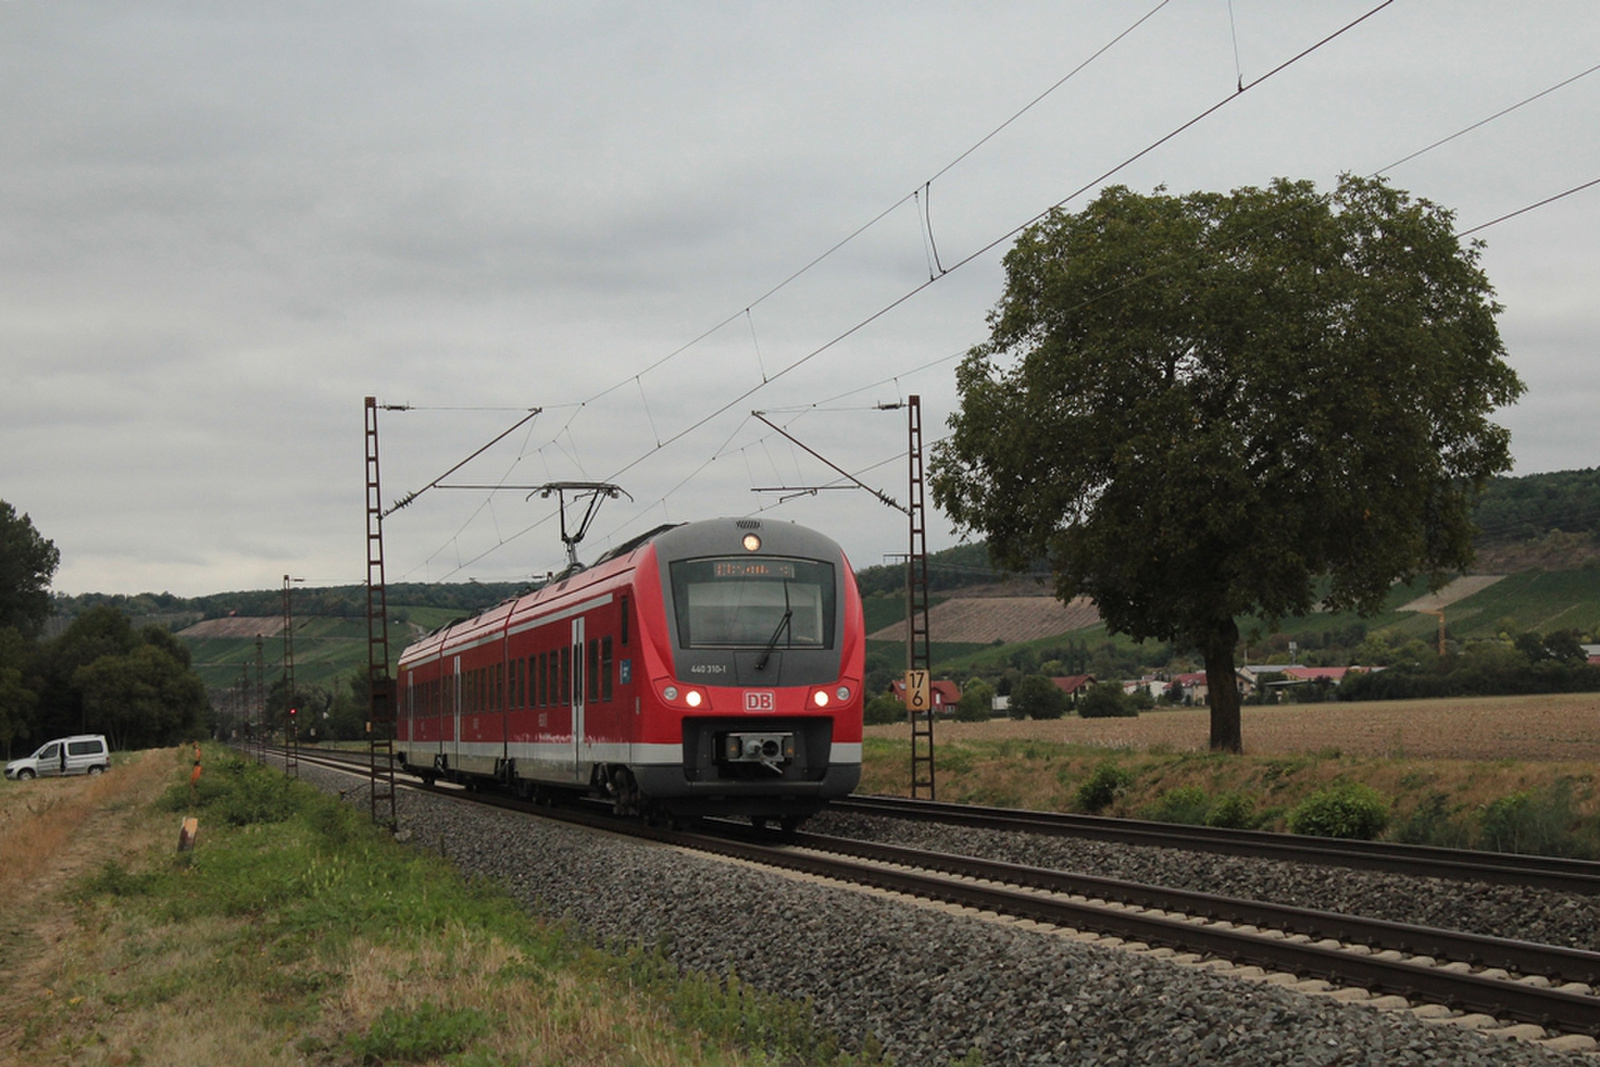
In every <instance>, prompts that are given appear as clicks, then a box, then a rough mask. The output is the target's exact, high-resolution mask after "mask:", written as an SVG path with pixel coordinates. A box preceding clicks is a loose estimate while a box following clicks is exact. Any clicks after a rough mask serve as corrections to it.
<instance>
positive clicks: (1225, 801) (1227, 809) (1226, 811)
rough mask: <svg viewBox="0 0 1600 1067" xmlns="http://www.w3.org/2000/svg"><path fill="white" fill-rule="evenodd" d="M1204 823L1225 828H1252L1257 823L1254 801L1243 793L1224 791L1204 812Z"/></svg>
mask: <svg viewBox="0 0 1600 1067" xmlns="http://www.w3.org/2000/svg"><path fill="white" fill-rule="evenodd" d="M1206 825H1207V826H1216V827H1219V828H1222V829H1225V830H1253V829H1255V828H1256V827H1257V826H1258V825H1260V824H1259V822H1258V821H1257V818H1256V802H1255V801H1253V800H1251V799H1250V798H1249V797H1247V796H1245V795H1244V794H1243V793H1225V794H1223V795H1222V796H1221V797H1219V798H1218V799H1217V802H1216V803H1215V804H1214V805H1212V807H1211V810H1210V811H1209V812H1207V813H1206Z"/></svg>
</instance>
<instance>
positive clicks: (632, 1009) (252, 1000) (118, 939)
mask: <svg viewBox="0 0 1600 1067" xmlns="http://www.w3.org/2000/svg"><path fill="white" fill-rule="evenodd" d="M212 755H213V757H215V756H216V753H213V754H212ZM189 762H190V761H189V758H188V754H187V751H186V750H175V751H162V752H150V753H143V754H139V755H137V756H135V757H132V758H130V759H129V760H127V761H125V762H119V764H118V766H117V768H116V769H115V770H114V771H113V772H112V773H111V774H109V775H106V776H103V777H102V778H100V779H98V780H89V779H81V778H80V779H67V780H45V781H39V782H33V783H23V784H19V785H15V786H13V785H12V784H11V783H7V784H6V788H5V789H3V790H0V855H4V856H6V857H9V858H10V859H14V860H15V861H16V864H15V867H14V869H13V865H12V864H11V863H10V862H7V863H6V864H5V865H4V866H5V871H6V874H7V876H8V882H7V884H6V890H5V898H6V900H7V903H8V907H7V908H6V909H5V911H4V912H3V918H0V1064H9V1063H13V1062H15V1063H22V1062H27V1063H40V1062H60V1063H74V1064H95V1065H97V1064H136V1063H162V1064H167V1063H173V1064H190V1063H194V1064H212V1063H219V1064H220V1063H226V1064H232V1065H251V1064H266V1063H274V1064H279V1063H286V1062H288V1063H323V1064H347V1063H348V1064H357V1063H361V1062H363V1058H364V1056H363V1048H364V1047H365V1046H362V1045H361V1044H360V1043H361V1042H362V1041H369V1042H370V1041H371V1040H372V1037H373V1034H375V1033H376V1032H377V1031H378V1029H379V1028H380V1027H381V1026H383V1025H389V1026H391V1027H393V1026H398V1027H399V1028H400V1029H401V1030H406V1029H407V1028H410V1031H408V1032H427V1030H426V1028H427V1027H428V1026H430V1025H432V1026H436V1027H437V1026H438V1025H439V1024H438V1023H437V1019H438V1018H439V1015H440V1013H442V1014H443V1015H444V1016H446V1017H462V1018H468V1019H470V1020H472V1021H474V1022H475V1023H476V1025H478V1026H480V1027H481V1028H482V1029H483V1030H484V1033H483V1034H482V1035H481V1036H475V1037H473V1038H472V1040H471V1042H470V1050H471V1051H470V1053H469V1054H468V1057H467V1059H465V1060H461V1059H460V1058H459V1057H457V1058H452V1059H451V1062H473V1063H484V1064H488V1063H505V1064H511V1063H516V1064H534V1065H548V1067H557V1065H567V1064H576V1065H585V1067H613V1065H616V1067H621V1065H662V1067H667V1065H677V1064H704V1065H721V1064H740V1063H745V1062H749V1057H747V1056H746V1055H744V1054H742V1053H740V1052H738V1051H736V1050H734V1049H732V1048H731V1046H730V1043H729V1041H728V1040H727V1039H726V1038H721V1039H712V1038H707V1037H705V1036H703V1035H702V1034H701V1033H700V1032H698V1031H697V1030H696V1029H695V1028H694V1025H693V1024H692V1023H691V1024H689V1025H686V1024H685V1023H684V1021H683V1020H682V1019H681V1018H679V1017H678V1016H676V1015H675V1014H674V1011H675V1010H676V1011H678V1012H682V1011H684V1010H685V1009H684V1007H683V1004H684V1003H685V1001H684V998H683V994H682V993H681V991H680V993H679V994H678V999H677V1000H676V1001H669V994H670V990H669V991H667V992H664V991H663V988H662V987H663V985H664V984H666V980H665V979H663V978H662V977H661V973H660V971H659V969H658V968H657V966H656V965H655V964H653V963H650V962H648V961H637V962H634V963H623V962H622V961H620V960H618V959H617V958H615V957H610V956H605V955H603V954H599V953H595V952H593V951H591V950H587V949H583V948H581V947H580V946H578V945H576V944H574V943H572V942H570V941H569V940H567V939H566V938H564V937H563V936H562V935H560V934H558V933H556V932H553V931H542V930H541V928H540V927H539V926H538V924H537V923H535V922H534V921H533V920H529V919H524V918H522V917H520V916H518V915H516V913H515V908H514V907H512V906H510V905H509V904H506V905H505V907H504V911H503V912H499V911H493V909H492V908H491V909H490V911H488V912H482V911H480V912H479V913H474V914H480V916H482V915H489V914H494V915H497V916H500V917H499V918H496V919H494V920H493V923H498V924H499V926H498V927H496V926H494V925H493V924H490V925H487V926H481V927H480V926H470V925H467V924H465V923H463V922H462V921H458V919H457V917H458V916H462V915H464V914H467V912H465V911H459V910H454V909H453V907H452V906H451V905H450V904H448V903H445V902H447V901H452V900H456V899H458V897H457V896H456V895H453V894H459V893H460V892H461V890H460V888H459V887H458V886H456V885H455V879H454V877H453V875H452V874H451V873H450V872H449V871H448V870H447V869H446V868H444V867H442V866H439V867H438V875H439V878H440V879H441V880H440V881H439V882H438V883H424V884H423V887H422V888H421V889H420V892H421V901H422V907H423V908H424V909H428V908H432V909H433V911H432V912H430V914H443V915H448V916H450V918H449V919H448V920H446V921H445V922H443V923H442V924H441V923H439V922H436V921H429V922H423V923H420V924H419V925H418V927H417V928H416V929H406V928H400V929H395V928H393V927H392V926H391V927H389V928H386V929H384V930H383V931H382V932H381V933H377V934H373V933H369V934H368V935H366V936H352V935H351V934H350V931H352V930H355V929H356V927H355V925H354V922H353V921H352V923H351V924H350V925H349V927H348V928H346V929H344V930H342V931H341V930H338V929H329V930H328V936H316V935H315V934H314V933H313V934H307V933H304V932H299V933H297V932H294V931H295V930H298V929H300V927H297V926H295V925H294V923H290V924H289V925H288V926H287V927H286V926H284V925H282V924H281V921H280V919H281V916H280V915H279V914H275V913H274V912H273V911H272V910H271V909H268V910H267V911H266V912H262V911H260V910H258V909H256V908H254V907H250V908H247V909H245V910H244V911H243V913H239V912H238V911H237V910H236V909H230V908H228V907H225V906H224V907H217V906H215V901H216V900H217V899H220V898H217V897H214V896H211V897H208V896H207V895H206V894H207V893H211V894H215V893H216V892H217V888H216V884H215V878H216V877H217V876H218V874H219V872H220V871H221V870H222V869H223V867H225V866H226V867H227V868H228V870H229V871H231V872H233V873H231V874H230V875H227V877H244V878H262V877H268V875H267V874H266V870H265V868H263V869H262V873H260V874H256V873H246V874H242V875H241V874H240V873H239V872H240V871H245V872H254V871H255V870H256V868H254V867H250V866H248V865H246V866H243V867H241V866H239V863H241V862H245V861H241V860H238V859H237V855H238V854H248V855H253V856H256V857H259V858H260V859H261V860H262V861H263V862H267V863H277V864H278V865H279V866H278V870H280V871H281V870H282V869H284V868H283V866H282V865H283V863H284V862H288V863H290V864H292V865H293V867H292V868H291V869H292V870H294V871H295V872H297V875H296V876H297V877H298V876H301V875H305V874H306V873H307V870H308V868H307V867H306V866H305V865H306V859H305V855H306V854H305V852H303V851H302V852H299V853H295V855H296V856H298V857H299V858H298V859H292V860H287V861H284V860H280V859H275V858H274V857H275V856H276V855H277V853H278V850H279V849H280V848H281V847H283V845H284V844H285V843H289V842H293V841H299V840H302V839H301V838H297V837H295V835H296V834H304V833H305V832H306V831H305V830H303V829H294V828H293V827H292V826H291V825H290V824H283V825H281V826H273V827H271V828H267V827H262V826H249V827H245V828H242V829H238V830H234V829H226V828H224V827H223V826H222V825H221V823H220V822H219V821H217V820H212V822H211V824H210V825H209V826H208V825H207V824H206V821H205V819H202V825H201V835H200V843H199V848H198V849H197V852H196V853H195V855H196V857H198V858H197V859H196V861H195V863H194V864H193V865H188V864H185V863H184V862H182V861H181V860H180V859H179V858H178V857H176V856H175V855H174V852H175V847H176V844H177V822H178V819H179V816H178V815H177V814H176V813H173V812H171V811H162V810H158V809H157V808H156V807H154V806H153V805H152V803H151V802H152V801H153V800H154V799H156V798H157V797H158V796H160V795H161V794H162V793H163V792H164V791H165V790H166V788H167V787H169V786H171V785H174V784H177V783H181V782H183V781H185V780H186V779H187V776H188V770H189ZM224 839H226V840H227V841H228V842H229V843H228V844H227V845H226V848H228V849H230V850H235V849H236V850H237V852H230V855H235V860H233V861H230V862H229V863H228V864H223V863H221V862H220V860H219V859H218V858H217V857H220V856H221V855H222V852H223V850H224V847H225V846H224ZM208 846H209V850H208ZM377 849H378V851H380V852H384V853H387V852H388V851H389V846H387V845H383V844H382V843H381V842H380V843H378V844H377ZM355 852H356V853H359V852H361V849H360V848H357V849H356V850H355ZM313 854H314V855H321V853H317V852H316V851H315V850H313ZM108 861H112V862H113V863H114V864H116V865H117V866H116V867H115V869H114V870H113V869H112V868H108V867H107V866H106V864H107V862H108ZM248 862H250V863H253V862H255V860H253V859H252V860H249V861H248ZM322 862H325V863H326V864H327V866H328V867H329V869H330V870H332V869H334V868H338V869H339V870H342V871H351V872H355V871H367V870H369V868H361V867H359V866H357V865H358V864H359V863H360V862H362V861H361V860H360V859H359V858H358V857H357V855H356V854H355V853H352V854H351V855H349V856H345V855H342V854H341V855H339V856H337V857H330V858H328V859H327V860H325V861H322ZM341 865H342V866H341ZM313 866H315V863H313ZM427 866H429V867H432V866H434V865H433V864H432V863H431V861H430V862H429V863H428V864H427ZM372 870H374V872H375V873H371V874H361V875H360V876H359V877H355V880H353V881H349V882H346V883H345V885H346V887H347V888H352V891H353V892H354V893H355V894H356V898H357V899H359V896H360V894H361V893H363V892H366V891H367V890H365V889H362V888H360V887H362V886H368V885H373V884H375V883H374V882H372V881H367V880H365V879H367V878H376V879H386V878H389V877H390V875H391V874H392V872H393V870H394V868H392V867H383V868H381V872H380V871H379V869H372ZM208 871H209V872H210V873H209V874H208V873H207V872H208ZM313 873H314V872H313ZM90 876H93V880H92V881H89V880H88V879H90ZM329 877H330V878H333V877H335V875H334V874H330V875H329ZM140 878H146V879H147V881H146V882H145V883H138V879H140ZM107 879H112V880H113V881H115V880H116V879H123V880H128V881H127V884H126V885H122V886H120V887H119V886H111V887H110V888H108V887H107V886H108V883H107ZM190 879H192V880H193V883H192V885H191V886H190V888H189V889H188V890H185V889H184V888H183V883H185V882H187V881H189V880H190ZM208 879H210V880H211V881H208ZM136 883H137V884H136ZM445 883H448V885H447V884H445ZM91 884H92V885H94V886H96V888H95V889H94V890H93V891H92V892H89V893H88V894H87V895H80V896H74V893H75V892H76V893H79V894H81V893H82V890H83V887H84V886H86V885H91ZM256 884H259V883H256ZM274 884H276V883H274ZM288 884H299V885H301V886H302V887H303V893H304V894H305V895H306V896H307V897H309V896H310V895H311V894H314V893H315V892H316V886H315V885H314V884H313V880H308V879H302V880H301V881H299V882H298V883H296V882H294V881H293V880H292V879H291V881H290V882H289V883H288ZM379 884H396V885H399V884H400V883H391V882H389V881H383V882H381V883H379ZM141 885H142V886H144V887H145V888H141ZM152 885H153V886H156V887H158V888H157V889H156V890H155V891H154V895H152V891H151V890H150V889H149V888H148V886H152ZM392 891H393V892H396V893H400V892H417V889H416V887H410V888H396V889H395V890H392ZM385 892H386V893H387V892H390V890H385ZM183 899H191V900H195V901H201V902H203V905H204V906H197V907H189V908H180V909H179V911H180V912H183V911H187V912H188V917H187V918H185V919H183V920H182V921H179V920H175V919H173V918H172V917H171V913H172V910H173V907H174V906H175V905H177V904H178V903H179V901H180V900H183ZM327 899H328V901H334V900H337V899H343V898H340V897H337V896H330V897H328V898H327ZM295 903H299V902H297V901H286V906H285V909H284V910H285V912H287V911H288V910H290V907H289V906H290V905H292V904H295ZM319 906H320V907H322V908H324V909H325V908H326V907H328V906H329V905H328V904H327V903H324V904H322V905H319ZM414 911H415V908H412V909H411V911H409V912H407V911H403V913H408V914H409V913H413V912H414ZM297 922H299V923H300V924H301V925H302V926H303V924H304V919H300V920H297ZM341 925H343V924H341ZM401 925H402V926H404V925H405V924H401ZM286 931H287V932H286ZM635 983H638V984H637V987H636V985H635ZM703 999H704V998H703V994H702V993H701V992H698V991H696V992H692V993H690V994H689V995H688V998H687V1003H688V1004H689V1005H690V1006H691V1010H690V1018H693V1017H694V1015H693V1011H692V1008H693V1007H694V1006H698V1005H699V1004H700V1003H701V1002H702V1000H703ZM713 1000H714V998H713ZM673 1003H676V1004H678V1007H677V1008H676V1009H674V1008H673V1007H672V1006H671V1005H672V1004H673ZM725 1006H726V1005H725V1004H724V1003H723V1002H716V1003H715V1004H713V1006H712V1008H711V1009H710V1010H711V1011H713V1012H717V1011H722V1010H724V1009H725ZM430 1020H432V1021H431V1022H430ZM380 1055H381V1056H382V1057H384V1058H387V1057H388V1056H389V1055H390V1054H389V1053H382V1054H380ZM369 1062H370V1061H369ZM417 1062H443V1059H440V1058H438V1057H437V1056H436V1057H433V1058H429V1057H426V1056H424V1057H420V1058H418V1059H417ZM797 1062H800V1061H797Z"/></svg>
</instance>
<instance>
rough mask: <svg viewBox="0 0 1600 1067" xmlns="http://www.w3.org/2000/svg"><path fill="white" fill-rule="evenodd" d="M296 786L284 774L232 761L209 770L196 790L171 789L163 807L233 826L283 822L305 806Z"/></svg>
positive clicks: (188, 786) (249, 761)
mask: <svg viewBox="0 0 1600 1067" xmlns="http://www.w3.org/2000/svg"><path fill="white" fill-rule="evenodd" d="M292 785H293V782H292V780H291V779H289V778H287V777H286V776H285V775H284V773H283V772H282V771H280V770H274V769H272V768H271V767H267V766H264V765H263V764H260V763H256V762H254V761H251V760H242V759H228V760H223V761H220V762H218V763H216V764H214V765H211V766H207V767H206V768H205V769H204V772H203V773H202V774H201V776H200V781H198V782H197V783H195V785H194V786H193V787H191V786H190V785H189V784H188V783H187V782H184V783H182V784H179V785H175V786H173V787H172V788H170V789H168V790H167V792H166V794H165V795H164V796H163V797H162V806H163V807H164V808H166V809H167V810H169V811H205V812H207V813H209V814H210V815H211V816H212V817H214V818H217V819H220V820H222V821H223V822H225V823H227V824H228V825H230V826H252V825H255V824H257V823H275V822H283V821H284V820H285V819H288V818H291V817H292V816H293V815H294V814H295V813H296V812H298V811H299V810H300V808H301V806H302V804H303V803H304V797H303V796H300V795H297V794H296V793H295V792H294V791H293V790H292V788H291V787H292Z"/></svg>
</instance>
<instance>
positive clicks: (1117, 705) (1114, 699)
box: [1078, 682, 1139, 719]
mask: <svg viewBox="0 0 1600 1067" xmlns="http://www.w3.org/2000/svg"><path fill="white" fill-rule="evenodd" d="M1078 715H1079V716H1080V717H1082V718H1085V719H1134V718H1138V716H1139V709H1138V708H1136V707H1134V705H1133V701H1131V700H1129V699H1128V695H1127V694H1126V693H1124V692H1123V691H1122V686H1121V685H1119V684H1118V683H1116V682H1101V683H1099V684H1098V685H1093V686H1090V687H1089V692H1088V693H1087V694H1086V695H1085V696H1084V698H1083V703H1081V704H1079V705H1078Z"/></svg>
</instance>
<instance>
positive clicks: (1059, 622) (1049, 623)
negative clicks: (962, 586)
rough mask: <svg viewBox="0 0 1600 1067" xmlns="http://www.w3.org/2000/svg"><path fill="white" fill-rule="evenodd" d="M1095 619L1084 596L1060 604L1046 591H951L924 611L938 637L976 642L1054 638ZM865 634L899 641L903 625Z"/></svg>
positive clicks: (902, 636)
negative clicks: (1009, 593) (1010, 593)
mask: <svg viewBox="0 0 1600 1067" xmlns="http://www.w3.org/2000/svg"><path fill="white" fill-rule="evenodd" d="M1099 621H1100V613H1099V612H1098V611H1096V610H1095V606H1094V605H1093V604H1092V603H1090V601H1089V598H1088V597H1077V598H1075V599H1074V600H1073V601H1072V602H1071V603H1070V604H1062V603H1061V602H1060V601H1059V600H1057V599H1055V598H1054V597H1048V596H956V597H951V598H950V599H949V600H946V601H943V602H942V603H939V604H936V605H934V607H933V608H932V610H930V611H929V612H928V628H929V630H931V631H932V632H933V633H936V634H938V635H939V640H940V641H953V642H958V643H961V644H978V645H987V644H991V643H993V642H995V641H1004V642H1007V643H1010V642H1013V641H1033V640H1037V639H1038V638H1041V637H1054V636H1055V635H1057V634H1064V633H1067V632H1069V631H1072V630H1082V629H1084V628H1085V627H1089V626H1093V625H1095V624H1096V623H1098V622H1099ZM867 639H868V640H871V641H904V640H905V639H906V624H905V622H904V621H901V622H897V623H895V624H894V625H893V626H885V627H884V628H883V629H881V630H879V631H878V632H877V633H873V634H868V635H867Z"/></svg>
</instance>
